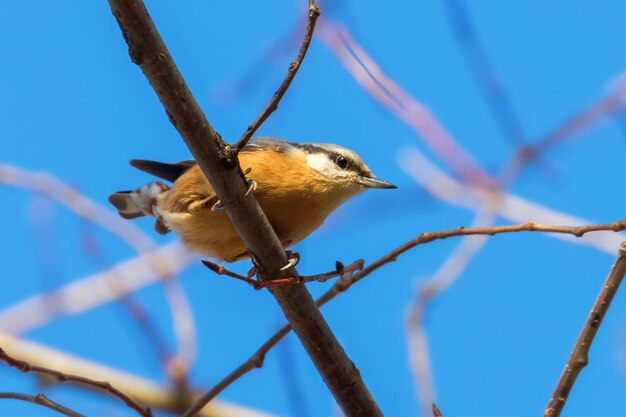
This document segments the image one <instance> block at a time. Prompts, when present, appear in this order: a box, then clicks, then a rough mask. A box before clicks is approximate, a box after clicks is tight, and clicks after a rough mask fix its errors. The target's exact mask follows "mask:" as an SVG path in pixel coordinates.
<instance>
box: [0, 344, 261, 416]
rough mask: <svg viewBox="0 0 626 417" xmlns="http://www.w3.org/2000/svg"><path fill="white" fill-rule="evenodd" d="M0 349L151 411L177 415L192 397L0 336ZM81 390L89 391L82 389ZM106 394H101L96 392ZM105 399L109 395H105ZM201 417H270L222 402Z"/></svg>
mask: <svg viewBox="0 0 626 417" xmlns="http://www.w3.org/2000/svg"><path fill="white" fill-rule="evenodd" d="M0 346H2V347H3V348H5V349H7V350H10V351H13V352H19V354H20V358H21V359H23V360H26V361H28V363H30V364H31V365H39V366H44V365H45V366H47V367H50V368H54V369H56V370H57V371H61V372H63V373H67V374H80V375H81V376H85V377H88V378H91V379H97V380H101V381H108V382H110V383H111V384H112V385H114V386H116V387H117V388H118V389H119V390H121V391H124V392H126V393H128V394H129V395H131V396H132V397H133V398H135V399H136V400H137V402H139V403H141V404H146V405H147V406H149V407H150V408H151V409H153V410H159V411H163V412H168V413H173V414H176V415H180V414H182V413H184V412H185V410H186V409H187V408H189V406H190V405H191V404H192V401H193V400H194V398H195V395H194V394H193V393H192V392H190V391H187V390H185V389H184V388H181V387H180V386H176V385H172V384H168V385H164V384H160V383H156V382H154V381H151V380H147V379H144V378H140V377H138V376H136V375H133V374H130V373H127V372H124V371H121V370H119V369H115V368H111V367H109V366H106V365H102V364H99V363H97V362H93V361H87V360H85V359H82V358H79V357H76V356H73V355H69V354H67V353H64V352H60V351H58V350H55V349H52V348H49V347H45V346H42V345H39V344H37V343H33V342H28V341H25V340H22V339H18V338H15V337H13V336H10V335H8V334H5V333H2V332H0ZM77 387H80V388H89V387H88V386H85V385H82V386H77ZM89 389H91V388H89ZM94 392H96V393H99V394H105V393H104V392H103V391H101V390H95V389H94ZM107 395H108V394H107ZM199 415H200V416H202V417H270V414H267V413H264V412H261V411H259V410H253V409H251V408H247V407H243V406H241V405H236V404H232V403H227V402H224V401H219V400H215V401H212V402H211V404H210V405H209V406H207V407H205V408H203V409H202V412H201V413H200V414H199Z"/></svg>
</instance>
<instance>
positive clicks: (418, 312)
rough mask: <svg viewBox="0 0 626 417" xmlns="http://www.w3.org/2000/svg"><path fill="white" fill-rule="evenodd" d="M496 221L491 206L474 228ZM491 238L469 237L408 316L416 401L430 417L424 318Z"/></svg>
mask: <svg viewBox="0 0 626 417" xmlns="http://www.w3.org/2000/svg"><path fill="white" fill-rule="evenodd" d="M494 221H495V218H494V216H493V214H492V210H491V207H487V206H483V207H481V208H480V209H479V210H478V212H477V214H476V217H475V219H474V221H473V222H472V226H474V227H478V226H491V225H492V224H493V222H494ZM487 239H488V236H486V235H483V236H466V237H464V238H463V239H462V240H461V243H460V244H459V245H458V246H457V247H456V248H455V249H454V251H453V252H452V253H451V254H450V255H449V256H448V257H447V258H446V260H445V261H444V262H443V264H442V265H441V266H440V267H439V269H438V270H437V271H436V272H435V274H434V275H433V276H432V277H431V278H430V279H428V280H426V281H424V282H423V283H422V284H421V285H420V287H419V291H418V292H417V294H416V297H415V300H414V302H413V303H412V305H411V306H410V307H409V311H408V313H407V315H406V334H407V345H408V355H409V364H410V367H411V372H412V374H413V379H414V384H415V388H416V390H417V398H418V400H419V403H420V408H421V410H422V415H424V416H427V415H428V414H429V413H430V412H431V409H432V404H433V403H434V401H435V388H434V387H435V384H434V382H433V376H432V369H431V362H430V353H429V347H428V340H427V336H426V331H425V329H424V317H425V315H426V310H427V307H428V304H429V302H430V301H431V300H432V299H433V298H434V297H436V296H437V295H439V294H441V293H442V292H444V291H446V290H447V289H448V288H449V287H450V286H451V285H452V284H453V283H454V282H455V281H456V280H457V279H458V278H459V277H460V276H461V274H462V273H463V271H464V270H465V268H466V267H467V265H468V264H469V263H470V262H471V260H472V259H473V258H474V257H475V256H476V255H477V254H478V252H480V250H481V249H482V248H483V247H484V246H485V244H486V243H487Z"/></svg>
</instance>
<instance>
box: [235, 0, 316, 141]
mask: <svg viewBox="0 0 626 417" xmlns="http://www.w3.org/2000/svg"><path fill="white" fill-rule="evenodd" d="M308 14H309V19H308V20H307V25H306V29H305V30H304V38H303V39H302V44H301V45H300V50H299V51H298V55H297V56H296V58H295V59H294V60H293V62H292V63H291V64H289V69H288V70H287V75H286V76H285V79H284V80H283V82H282V83H281V84H280V86H279V87H278V90H276V92H275V93H274V95H273V96H272V98H271V100H270V101H269V103H267V106H266V107H265V108H264V109H263V111H262V112H261V114H259V116H258V117H257V118H256V119H255V120H254V122H252V124H251V125H249V126H248V128H247V129H246V131H245V132H244V133H243V135H241V138H240V139H239V141H237V143H236V144H235V145H234V148H235V149H236V150H237V151H240V150H241V149H242V148H243V147H244V146H246V144H247V143H248V141H249V140H250V138H252V135H254V133H255V132H256V131H257V129H258V128H259V127H260V126H261V125H262V124H263V122H265V121H266V120H267V118H268V117H270V115H271V114H272V113H274V111H275V110H276V109H277V108H278V104H279V103H280V100H282V98H283V96H284V95H285V93H286V92H287V89H288V88H289V86H290V85H291V82H292V81H293V79H294V77H295V76H296V73H297V72H298V70H299V69H300V65H301V64H302V61H303V60H304V57H305V55H306V53H307V51H308V49H309V45H310V44H311V39H312V38H313V31H314V30H315V23H316V22H317V18H318V17H319V15H320V9H319V8H318V7H317V5H316V4H315V1H313V0H309V10H308Z"/></svg>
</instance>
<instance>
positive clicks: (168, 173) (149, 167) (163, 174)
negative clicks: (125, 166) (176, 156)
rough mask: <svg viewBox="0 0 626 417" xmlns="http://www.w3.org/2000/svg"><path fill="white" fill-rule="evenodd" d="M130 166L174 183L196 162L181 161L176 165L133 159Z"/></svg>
mask: <svg viewBox="0 0 626 417" xmlns="http://www.w3.org/2000/svg"><path fill="white" fill-rule="evenodd" d="M130 164H131V165H132V166H134V167H135V168H137V169H140V170H142V171H143V172H147V173H148V174H151V175H154V176H155V177H159V178H162V179H164V180H166V181H170V182H174V181H176V180H177V179H178V177H180V176H181V175H183V174H184V173H185V171H187V170H188V169H189V168H191V167H193V166H194V165H196V161H180V162H177V163H175V164H167V163H165V162H156V161H148V160H145V159H131V161H130Z"/></svg>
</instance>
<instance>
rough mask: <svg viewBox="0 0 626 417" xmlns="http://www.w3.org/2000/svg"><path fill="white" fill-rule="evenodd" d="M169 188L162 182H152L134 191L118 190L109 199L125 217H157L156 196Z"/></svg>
mask: <svg viewBox="0 0 626 417" xmlns="http://www.w3.org/2000/svg"><path fill="white" fill-rule="evenodd" d="M169 188H170V187H168V186H167V185H165V184H163V183H162V182H159V181H157V182H152V183H150V184H146V185H144V186H143V187H141V188H139V189H137V190H134V191H118V192H117V193H114V194H111V195H110V196H109V201H110V202H111V204H113V205H114V206H115V208H116V209H117V211H118V212H119V214H120V216H122V217H123V218H125V219H134V218H137V217H141V216H152V217H158V213H156V211H155V210H156V202H157V197H158V196H159V194H161V193H162V192H165V191H167V190H169Z"/></svg>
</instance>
